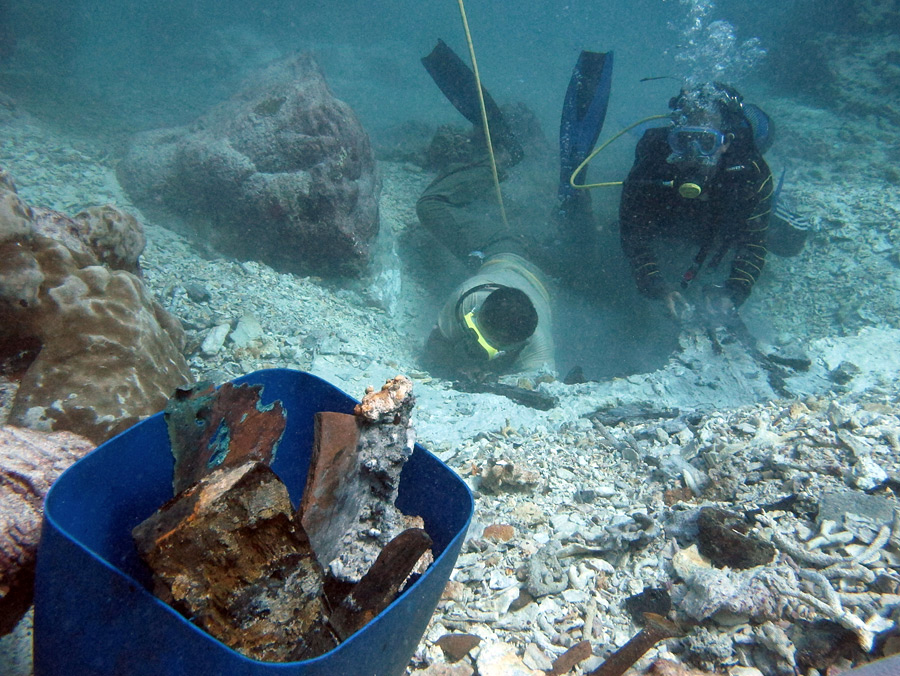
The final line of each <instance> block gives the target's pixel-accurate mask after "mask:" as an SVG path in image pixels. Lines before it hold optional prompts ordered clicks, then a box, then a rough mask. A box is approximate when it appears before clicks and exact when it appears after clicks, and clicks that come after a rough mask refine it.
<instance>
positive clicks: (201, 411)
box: [165, 382, 287, 493]
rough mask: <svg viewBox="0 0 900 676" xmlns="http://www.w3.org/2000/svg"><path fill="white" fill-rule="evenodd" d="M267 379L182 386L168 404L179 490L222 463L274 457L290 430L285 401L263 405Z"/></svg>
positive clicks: (167, 416) (262, 460)
mask: <svg viewBox="0 0 900 676" xmlns="http://www.w3.org/2000/svg"><path fill="white" fill-rule="evenodd" d="M261 391H262V385H237V386H235V385H234V384H232V383H225V384H223V385H222V386H221V387H220V388H219V389H218V390H215V389H214V388H213V386H212V384H211V383H208V382H199V383H195V384H194V385H192V386H191V387H189V388H179V389H178V390H177V391H176V393H175V396H173V397H172V398H171V399H170V400H169V403H168V404H167V405H166V410H165V418H166V424H167V425H168V428H169V439H170V441H171V443H172V453H173V455H174V456H175V475H174V479H173V482H172V483H173V487H174V489H175V493H179V492H180V491H182V490H184V489H185V488H187V487H188V486H190V485H191V484H193V483H195V482H197V481H199V480H200V479H202V478H203V477H204V476H206V475H207V474H209V473H210V472H212V471H213V470H214V469H216V468H217V467H225V466H227V467H234V466H235V465H239V464H241V463H243V462H246V461H247V460H257V461H259V462H265V463H271V461H272V460H273V459H274V457H275V452H276V450H277V448H278V443H279V442H280V441H281V437H282V435H283V434H284V428H285V425H286V422H287V421H286V416H285V412H284V407H283V406H282V405H281V402H280V401H275V402H273V403H271V404H269V405H268V406H261V405H260V403H259V395H260V392H261Z"/></svg>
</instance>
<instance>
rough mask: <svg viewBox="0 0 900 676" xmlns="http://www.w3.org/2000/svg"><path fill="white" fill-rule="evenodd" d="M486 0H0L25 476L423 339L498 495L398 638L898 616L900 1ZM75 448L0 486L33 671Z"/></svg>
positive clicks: (829, 670) (732, 637)
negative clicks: (33, 595)
mask: <svg viewBox="0 0 900 676" xmlns="http://www.w3.org/2000/svg"><path fill="white" fill-rule="evenodd" d="M461 6H462V3H460V2H458V1H451V0H416V1H414V0H395V1H393V2H383V3H363V2H358V1H355V0H354V1H349V0H346V1H345V0H332V1H326V0H253V1H251V2H246V1H243V2H236V1H235V0H219V1H216V2H213V1H211V0H192V1H188V2H175V1H173V0H163V1H161V2H150V3H148V2H137V1H136V0H119V1H118V2H111V1H109V0H67V1H62V0H43V1H38V0H0V424H2V427H0V432H4V434H9V435H12V436H8V437H4V436H0V450H2V453H0V479H3V478H4V477H9V476H18V475H17V474H16V472H18V471H19V470H18V469H16V467H17V466H13V465H14V463H13V462H12V460H11V458H18V457H19V455H17V454H19V453H20V452H24V451H21V449H20V446H19V445H15V444H20V441H15V442H14V441H10V440H11V439H13V438H14V437H15V429H16V428H28V429H29V430H31V431H33V432H34V433H37V434H42V435H45V434H49V433H51V432H54V433H55V432H63V431H65V432H72V433H75V434H78V435H80V436H81V437H82V438H83V444H84V446H83V447H82V446H78V447H77V448H84V449H86V448H88V447H89V446H92V445H96V444H99V443H102V442H104V441H105V440H107V439H109V438H110V437H112V436H114V435H115V434H118V433H119V432H121V431H123V430H124V429H127V428H128V427H130V426H131V425H133V424H134V423H136V422H137V421H139V420H141V419H142V418H145V417H146V416H148V415H151V414H153V413H155V412H157V411H159V410H162V408H163V407H164V405H165V402H166V400H167V398H168V397H169V396H171V395H172V393H173V392H174V391H175V388H176V387H181V386H184V385H186V384H187V383H189V382H192V381H197V380H210V381H212V382H214V383H216V384H221V383H224V382H227V381H230V380H233V379H234V378H238V377H240V376H242V375H245V374H247V373H251V372H254V371H257V370H260V369H264V368H289V369H296V370H301V371H308V372H310V373H313V374H314V375H317V376H319V377H321V378H324V379H325V380H327V381H329V382H330V383H333V384H334V385H336V386H337V387H339V388H340V389H342V390H344V391H345V392H347V393H348V394H350V395H351V396H353V397H355V398H357V399H358V398H360V397H362V395H363V393H364V392H365V391H366V387H368V386H374V387H375V389H376V390H377V389H378V387H380V385H381V383H383V382H385V380H387V379H389V378H393V377H394V376H396V375H397V374H398V373H403V374H405V375H408V376H409V377H410V378H411V379H412V381H413V383H414V394H415V397H416V402H417V403H416V409H415V414H414V416H413V422H414V425H415V429H416V435H417V438H418V440H419V441H420V442H421V443H422V444H423V445H424V446H426V447H427V448H429V450H431V451H433V452H435V453H436V455H437V456H438V457H439V458H440V460H442V461H444V462H445V463H447V464H448V465H449V466H450V467H451V468H452V469H453V470H454V471H455V472H457V473H458V474H459V475H460V476H461V477H462V478H463V479H464V480H465V481H466V483H467V484H468V485H469V487H470V488H471V489H472V490H473V491H474V494H475V504H476V507H475V510H476V511H475V519H474V521H473V523H472V525H471V527H470V529H469V536H468V540H467V541H466V543H465V544H464V545H463V548H462V555H461V556H460V559H459V562H458V563H457V568H456V570H455V572H454V574H453V577H452V579H451V582H450V584H449V586H448V587H447V590H446V591H445V593H444V597H443V599H442V600H441V602H440V603H439V605H438V608H437V611H436V613H435V615H434V617H433V618H432V621H431V624H430V625H429V629H427V630H426V632H425V636H424V637H423V639H422V641H421V643H420V644H419V647H418V649H417V650H416V653H415V655H414V657H413V660H412V662H411V663H410V665H409V669H408V672H407V673H417V674H420V675H421V676H426V675H428V674H437V673H449V671H448V672H440V671H439V669H440V668H442V666H446V665H449V664H450V663H451V662H453V661H454V660H453V658H456V659H459V660H461V661H457V662H456V664H457V667H450V666H446V668H447V669H451V668H458V669H460V670H459V671H458V672H454V673H460V674H463V673H467V674H473V673H475V674H480V675H481V676H488V675H489V674H501V673H539V672H540V673H551V669H552V668H553V667H552V663H553V661H554V660H556V659H557V658H560V656H561V655H563V654H564V653H565V654H567V655H569V657H567V658H566V659H571V660H572V662H571V665H570V666H568V667H567V668H568V669H570V671H568V672H565V671H562V670H561V669H562V667H560V670H554V671H552V673H559V674H562V673H574V674H589V673H598V674H602V675H603V676H610V675H611V674H612V673H613V672H612V671H597V672H594V671H593V670H594V669H597V668H598V667H599V666H600V664H601V663H602V662H603V661H604V660H605V659H607V658H609V657H610V656H611V655H612V654H613V653H614V652H615V650H616V649H617V648H620V647H622V646H623V645H624V644H625V643H626V642H627V641H628V639H629V638H630V637H631V636H632V635H633V634H635V633H637V632H638V631H639V626H640V625H641V624H642V623H643V617H642V610H640V609H645V610H647V611H648V612H652V613H656V614H658V615H663V616H666V617H668V618H669V620H672V621H675V622H676V623H677V625H678V630H677V632H675V633H676V634H677V636H674V635H673V636H668V637H666V638H665V640H664V641H662V642H660V643H659V644H658V645H657V646H656V648H655V649H654V650H655V652H654V651H651V652H650V653H648V654H649V657H648V658H644V661H642V662H639V663H638V666H639V667H640V669H639V673H648V674H657V675H659V674H677V675H687V674H691V675H692V676H693V675H694V674H697V675H700V674H712V673H718V674H726V673H727V674H731V675H732V676H738V675H739V674H740V676H758V675H759V674H763V675H764V676H770V675H771V676H782V675H786V674H802V675H803V676H824V675H825V674H836V673H841V672H840V670H841V669H844V668H850V667H852V666H856V665H861V664H863V663H865V662H869V661H871V660H873V659H875V658H877V657H883V656H889V655H891V654H894V653H900V629H898V619H900V601H898V599H900V592H898V589H900V587H898V581H900V577H898V576H900V516H898V515H900V502H898V501H897V499H896V496H895V493H896V491H897V486H898V483H897V481H898V479H897V477H900V441H898V439H900V404H898V391H900V390H898V382H900V342H898V341H900V229H898V219H900V169H898V162H900V142H898V138H900V98H898V96H897V89H898V86H900V7H898V3H897V2H896V1H891V0H783V1H780V2H775V1H773V0H758V1H757V2H752V3H751V2H744V1H742V0H608V1H605V2H598V1H596V0H529V1H528V2H512V1H511V0H469V1H468V2H467V3H466V4H465V5H464V9H465V12H466V17H467V21H468V27H469V30H470V33H469V35H468V36H467V34H466V32H465V31H464V28H463V22H462V21H461V15H460V9H461ZM469 37H470V38H471V45H472V48H473V49H474V53H475V56H476V62H477V74H478V77H479V78H480V82H481V85H482V89H483V91H484V93H485V99H484V113H483V114H484V118H482V107H481V106H482V102H481V101H479V99H478V97H477V89H476V88H475V79H474V74H473V63H472V61H471V57H470V45H469V42H468V38H469ZM485 120H486V121H487V125H488V129H489V131H490V138H491V143H490V145H489V144H488V143H487V142H486V138H485V124H484V123H485ZM595 149H599V150H598V151H597V154H596V155H592V156H591V157H590V158H589V157H588V156H589V155H590V154H591V153H592V151H594V150H595ZM585 163H586V164H585ZM561 167H562V168H561ZM584 167H586V169H585V168H584ZM570 177H571V178H572V183H571V184H570V182H569V178H570ZM595 183H602V184H603V185H602V186H599V187H593V188H590V189H583V186H584V184H595ZM29 433H30V432H29ZM15 439H18V437H15ZM21 443H24V442H21ZM41 443H44V442H41ZM47 443H49V444H50V445H49V446H48V448H56V447H57V446H58V445H59V443H62V442H59V443H57V442H55V441H52V439H51V441H50V442H47ZM54 444H56V446H54ZM14 445H15V449H16V450H13V449H14ZM25 445H26V446H28V447H29V448H32V449H34V448H38V447H41V448H43V447H42V446H40V444H38V442H35V441H29V442H28V443H27V444H25ZM63 445H64V446H65V444H63ZM66 448H69V449H70V451H71V454H73V457H69V452H70V451H68V450H67V451H66V454H65V458H67V460H65V462H64V461H63V459H62V457H63V456H62V455H58V456H54V455H53V454H52V452H50V451H47V453H50V455H49V456H48V455H47V453H44V452H43V451H42V452H41V453H39V454H38V455H39V456H40V457H44V458H46V457H53V458H55V460H53V461H52V462H50V461H41V462H37V461H35V463H34V467H44V468H45V469H46V466H47V465H51V464H52V465H53V470H52V471H49V470H48V472H47V473H46V474H42V475H41V476H42V478H41V480H40V481H37V480H34V479H32V482H31V484H30V485H31V486H32V488H33V490H34V493H35V494H34V495H32V496H30V498H29V499H30V502H29V503H28V505H30V506H28V507H27V508H26V507H24V506H17V505H20V503H19V502H14V501H10V500H12V498H10V500H7V499H6V498H5V497H2V496H3V495H5V494H0V498H2V499H0V510H6V511H0V523H3V524H7V523H14V522H17V523H21V522H23V520H26V516H25V515H27V520H29V522H30V523H31V530H30V533H31V535H30V536H28V537H30V538H31V539H30V540H28V538H24V539H22V540H21V542H18V543H17V542H15V538H12V539H10V538H8V537H5V536H4V537H0V562H3V561H5V560H6V559H4V557H5V556H6V557H7V558H9V559H10V560H13V559H15V560H21V561H28V562H30V563H28V564H27V565H30V566H31V568H27V566H26V567H25V568H24V570H25V573H22V574H21V575H20V573H19V572H16V575H17V576H19V577H15V576H13V577H9V576H10V575H11V573H9V572H7V571H5V570H3V569H2V568H0V582H2V583H3V584H7V582H8V581H9V580H10V579H12V580H14V581H17V582H15V584H18V585H19V587H16V589H18V590H19V591H20V592H21V593H19V594H18V595H13V596H16V598H15V599H13V600H12V601H9V602H8V606H4V605H3V603H4V601H3V599H2V598H0V615H2V614H3V612H4V611H5V612H6V615H5V616H4V617H2V618H0V629H3V628H4V627H5V629H6V630H7V631H9V632H10V633H8V635H7V636H4V637H2V638H0V673H2V674H8V675H9V676H19V675H25V674H30V673H31V668H32V667H31V664H32V662H31V654H32V653H31V645H30V627H31V625H30V622H31V614H30V613H29V614H25V615H24V619H22V620H21V621H20V620H19V618H20V617H22V615H23V614H24V613H26V610H27V608H28V606H29V604H30V603H31V599H30V591H31V590H30V588H29V586H28V585H29V584H30V582H29V581H28V580H29V579H30V578H29V574H33V566H34V557H35V549H36V547H37V538H38V534H39V527H38V524H39V522H40V518H39V505H40V503H41V500H42V498H43V494H44V493H45V492H46V490H47V487H49V485H50V484H51V483H52V481H53V480H54V479H55V477H56V476H57V474H58V472H59V471H61V470H62V469H63V468H64V467H65V466H66V464H68V463H69V462H72V461H74V460H75V457H74V454H75V451H74V450H72V449H75V448H76V446H71V448H70V447H68V446H66ZM32 452H36V451H32ZM79 452H80V451H79ZM29 457H30V456H29ZM42 463H43V464H42ZM3 480H5V479H3ZM7 483H9V482H7ZM0 484H2V481H0ZM3 485H5V484H3ZM10 485H12V484H10ZM16 485H18V484H16ZM40 486H44V488H40ZM41 491H43V492H41ZM13 493H15V491H11V493H10V495H12V494H13ZM436 498H439V496H436ZM16 499H18V500H20V501H21V499H22V498H21V495H20V497H19V498H16ZM29 510H30V511H29ZM7 512H8V513H7ZM17 527H19V526H17ZM23 528H24V526H23ZM4 538H5V539H4ZM7 541H9V542H13V544H12V545H9V546H10V547H13V548H15V547H20V548H21V549H22V551H25V552H26V553H27V556H23V557H20V558H17V557H13V556H7V554H9V552H7V551H6V549H5V547H7V545H5V544H4V543H5V542H7ZM26 541H27V542H26ZM22 543H25V544H22ZM16 551H18V550H16ZM4 565H5V564H4ZM17 565H18V564H17ZM23 565H24V564H23ZM16 570H17V571H18V569H16ZM4 576H7V577H4ZM22 580H25V582H24V583H23V582H22ZM15 584H13V583H10V585H12V586H13V587H15ZM22 590H24V591H22ZM10 598H12V597H10ZM661 599H662V600H661ZM635 608H638V609H639V610H635ZM4 622H5V624H4ZM17 623H18V625H17ZM7 625H8V626H7ZM14 627H15V630H13V628H14ZM648 631H649V630H648ZM654 631H655V630H654ZM454 633H460V634H473V635H477V638H478V641H474V642H473V647H470V648H469V649H468V650H467V651H462V652H463V654H462V655H459V656H457V655H453V650H452V649H451V648H448V647H447V646H448V642H446V641H444V640H443V639H442V637H443V636H445V635H447V634H454ZM641 636H643V637H644V639H646V636H647V634H646V633H644V634H642V635H641ZM582 641H587V642H588V643H589V646H588V647H586V648H585V647H582V648H579V650H585V651H586V652H585V653H584V654H583V655H580V653H577V652H573V653H566V651H567V650H568V649H570V648H571V649H573V651H574V650H575V648H573V646H574V647H577V646H578V645H580V642H582ZM449 643H450V644H452V643H453V641H452V640H451V641H449ZM663 646H666V647H665V648H663ZM573 655H580V658H579V659H575V657H573ZM504 660H505V661H504ZM445 663H446V664H445ZM502 664H505V665H507V666H498V665H502ZM564 664H568V662H564ZM651 664H652V666H651ZM626 666H629V665H626ZM688 667H689V668H692V669H696V670H697V671H690V672H688V671H679V669H686V668H688ZM526 668H527V669H528V670H529V671H527V672H526V671H523V670H525V669H526ZM610 668H611V667H610ZM870 668H871V669H881V671H872V672H871V673H872V674H877V676H887V675H888V674H900V666H892V665H890V664H889V665H888V666H881V667H876V666H875V665H872V667H870ZM504 669H505V671H504ZM515 669H520V671H515V672H514V670H515ZM644 669H650V670H649V671H644ZM666 669H669V670H668V671H667V670H666ZM742 669H743V670H742ZM415 670H421V671H415ZM363 673H368V672H365V670H364V669H363V667H362V666H361V668H360V671H359V674H363ZM860 673H861V674H862V673H867V674H868V673H869V672H860Z"/></svg>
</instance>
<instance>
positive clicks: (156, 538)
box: [134, 461, 338, 662]
mask: <svg viewBox="0 0 900 676" xmlns="http://www.w3.org/2000/svg"><path fill="white" fill-rule="evenodd" d="M293 511H294V510H293V507H292V505H291V501H290V497H289V496H288V492H287V489H286V488H285V487H284V484H283V483H281V481H280V480H279V479H278V477H277V476H276V475H275V473H274V472H272V470H271V469H269V467H268V466H267V465H265V464H263V463H259V462H252V461H251V462H247V463H244V464H242V465H238V466H237V467H222V468H220V469H217V470H216V471H214V472H213V473H212V474H210V475H208V476H207V477H206V478H205V479H203V480H201V481H200V482H198V483H196V484H194V485H193V486H191V487H190V488H188V489H187V490H185V491H184V492H182V493H180V494H179V495H178V497H176V498H175V499H173V500H172V501H170V502H169V503H167V504H166V505H165V506H164V507H163V508H162V509H160V511H158V512H157V513H156V514H154V515H153V516H151V517H150V518H149V519H147V520H146V521H144V522H143V523H141V524H140V525H139V526H138V527H137V528H135V530H134V538H135V542H136V544H137V546H138V551H139V552H140V554H141V557H142V558H143V559H144V561H146V562H147V564H148V565H149V566H150V568H151V569H152V570H153V573H154V592H155V593H156V595H157V596H159V597H160V598H161V599H162V600H163V601H165V602H166V603H169V604H170V605H172V606H174V607H175V608H177V609H179V610H181V611H182V612H183V613H185V614H186V615H187V616H188V617H190V618H191V620H192V621H193V622H195V623H196V624H197V625H199V626H200V627H202V628H203V629H205V630H206V631H207V632H209V633H210V634H211V635H213V636H215V637H216V638H217V639H219V640H220V641H222V642H223V643H225V644H226V645H228V646H230V647H232V648H234V649H235V650H238V651H239V652H241V653H243V654H244V655H247V656H248V657H252V658H254V659H258V660H264V661H270V662H289V661H294V660H302V659H305V658H308V657H314V656H316V655H321V654H322V653H324V652H327V651H328V650H330V649H331V648H333V647H335V646H336V645H337V643H338V640H337V637H336V636H335V635H334V633H333V631H332V630H331V628H330V627H329V625H328V623H327V614H326V605H325V603H326V602H325V595H324V590H323V585H324V574H323V572H322V568H321V566H320V565H319V563H318V561H317V560H316V557H315V556H314V554H313V551H312V547H311V546H310V544H309V539H308V538H307V537H306V534H305V533H304V532H303V529H302V528H300V527H299V524H298V523H297V522H296V520H295V519H294V518H293ZM275 580H277V581H278V583H277V584H273V581H275Z"/></svg>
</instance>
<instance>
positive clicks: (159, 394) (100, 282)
mask: <svg viewBox="0 0 900 676" xmlns="http://www.w3.org/2000/svg"><path fill="white" fill-rule="evenodd" d="M104 209H105V210H106V211H102V212H100V220H101V221H102V223H101V228H102V231H101V234H100V235H98V231H97V230H93V231H91V229H90V228H89V227H87V226H86V225H85V223H84V222H85V221H86V220H88V219H89V218H96V217H91V216H80V217H78V218H77V219H69V218H67V217H66V216H64V215H62V214H59V213H58V212H52V214H50V213H48V211H47V210H41V209H31V208H30V207H29V206H28V205H26V204H25V203H24V202H23V201H22V200H21V199H20V198H19V196H18V195H17V194H16V191H15V187H14V185H13V183H12V181H11V180H10V179H9V177H8V176H7V175H6V174H5V173H3V172H2V171H0V366H2V365H3V364H6V365H7V367H8V368H7V369H6V370H7V371H9V370H10V368H9V365H10V364H13V365H15V366H14V369H15V373H14V376H15V379H16V380H18V382H19V387H18V391H17V392H16V395H15V399H14V401H13V403H12V406H11V409H10V419H9V422H10V423H12V424H15V425H21V426H24V427H31V428H33V429H39V430H44V431H52V430H68V431H71V432H75V433H77V434H81V435H83V436H85V437H87V438H88V439H91V440H92V441H94V442H95V443H99V442H101V441H103V440H105V439H107V438H109V437H110V436H112V435H114V434H116V433H118V432H120V431H122V430H123V429H125V428H127V427H129V426H131V425H132V424H134V423H135V422H137V421H138V420H140V419H141V418H143V417H145V416H147V415H150V414H152V413H155V412H157V411H159V410H160V409H161V408H162V407H163V406H164V405H165V402H166V401H167V399H168V397H169V396H170V395H171V393H172V391H173V390H174V388H175V387H177V386H180V385H183V384H185V383H186V382H188V381H189V371H188V367H187V364H186V362H185V360H184V357H183V356H182V349H183V347H184V332H183V330H182V328H181V326H180V324H179V323H178V322H177V321H176V320H175V319H174V318H173V317H172V316H170V315H169V314H168V313H167V312H166V311H165V310H164V309H163V308H162V307H161V306H160V305H159V304H158V303H157V302H156V301H155V300H154V299H153V298H152V297H151V295H150V293H149V292H148V291H147V289H146V288H145V287H144V284H143V282H142V281H141V280H140V278H139V277H137V276H135V275H134V274H132V273H131V272H127V271H125V270H114V269H110V268H108V267H107V266H106V265H103V264H102V261H108V262H109V263H118V264H121V265H124V266H126V267H130V268H131V269H134V270H136V269H137V254H135V253H134V250H135V247H137V248H142V247H143V234H142V233H141V234H140V235H138V234H136V233H135V231H134V228H135V225H137V222H136V221H134V219H131V221H129V220H128V219H130V217H127V216H125V215H124V214H119V213H118V212H115V214H113V213H111V212H110V211H108V210H109V209H111V207H105V208H104ZM113 211H115V210H113ZM49 221H54V222H56V225H57V226H59V225H62V226H63V227H61V228H60V230H59V231H60V232H62V231H65V232H67V233H68V234H69V235H73V234H74V235H77V236H76V237H75V239H76V240H78V239H79V237H81V238H82V239H83V240H84V243H85V246H79V245H78V243H77V241H71V240H69V238H68V237H63V236H62V235H60V237H61V238H62V239H63V241H60V240H59V239H54V238H52V237H49V236H47V234H44V233H48V230H47V229H46V228H44V227H42V225H46V224H47V223H48V222H49ZM132 221H133V223H132ZM122 224H124V225H122ZM137 227H138V228H139V225H138V226H137ZM116 231H120V232H121V233H122V234H121V237H119V236H114V233H115V232H116ZM64 241H65V243H64ZM104 252H108V253H104ZM138 253H139V252H138Z"/></svg>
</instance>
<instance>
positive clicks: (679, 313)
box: [665, 291, 691, 322]
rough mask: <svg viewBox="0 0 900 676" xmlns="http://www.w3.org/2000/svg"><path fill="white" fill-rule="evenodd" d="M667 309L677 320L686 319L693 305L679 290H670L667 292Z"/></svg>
mask: <svg viewBox="0 0 900 676" xmlns="http://www.w3.org/2000/svg"><path fill="white" fill-rule="evenodd" d="M665 300H666V309H667V310H668V311H669V314H670V315H672V318H673V319H674V320H675V321H679V322H680V321H681V320H682V319H684V317H685V315H686V314H687V312H688V310H690V308H691V306H690V305H689V304H688V302H687V301H686V300H685V299H684V296H682V295H681V293H680V292H678V291H670V292H669V293H667V294H666V298H665Z"/></svg>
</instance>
